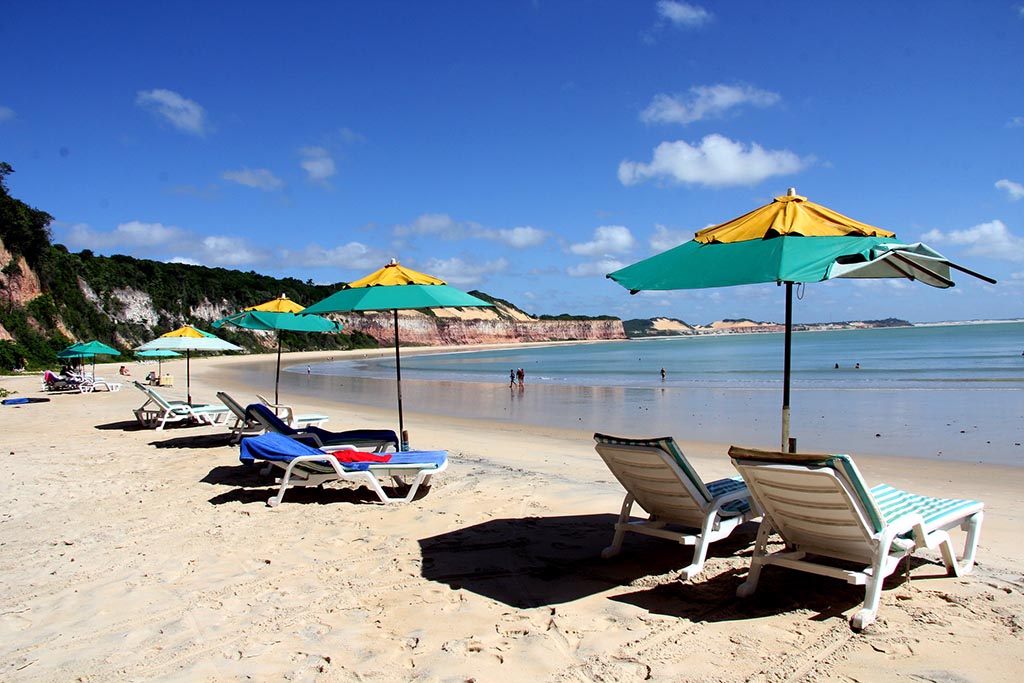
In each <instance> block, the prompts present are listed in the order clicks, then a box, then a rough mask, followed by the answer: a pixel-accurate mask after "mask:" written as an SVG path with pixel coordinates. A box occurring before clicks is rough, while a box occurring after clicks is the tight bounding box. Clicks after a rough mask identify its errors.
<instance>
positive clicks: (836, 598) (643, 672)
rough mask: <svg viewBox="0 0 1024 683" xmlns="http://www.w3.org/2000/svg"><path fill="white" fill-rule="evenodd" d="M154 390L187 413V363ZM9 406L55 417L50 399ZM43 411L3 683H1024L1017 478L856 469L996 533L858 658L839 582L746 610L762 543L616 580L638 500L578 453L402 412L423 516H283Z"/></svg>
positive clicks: (94, 421)
mask: <svg viewBox="0 0 1024 683" xmlns="http://www.w3.org/2000/svg"><path fill="white" fill-rule="evenodd" d="M335 355H337V354H335ZM311 357H315V356H311ZM301 358H303V357H299V356H291V357H289V362H292V363H295V362H305V360H301ZM239 362H243V359H215V360H211V359H202V360H193V363H192V374H193V391H192V393H193V395H194V397H195V398H196V399H197V400H200V399H201V400H206V401H215V398H214V394H215V392H216V391H217V390H220V389H226V390H228V391H229V393H232V394H233V395H235V397H236V398H238V399H240V400H243V401H251V400H253V399H254V394H255V392H256V391H261V393H262V389H263V388H265V387H252V386H249V387H246V386H241V385H239V384H237V383H232V382H231V380H230V377H231V376H232V375H231V372H230V371H229V370H230V366H231V365H233V364H237V363H239ZM165 367H166V368H169V370H170V371H171V372H172V373H174V374H175V376H176V378H177V379H178V382H179V386H176V387H175V389H174V390H168V392H167V393H169V394H171V395H172V396H175V397H178V396H180V395H181V394H183V387H182V386H180V384H181V379H182V378H183V375H184V362H183V361H175V362H173V363H167V364H165ZM148 369H149V367H148V366H145V367H144V366H138V365H136V366H132V370H133V372H134V374H136V375H141V374H145V372H146V371H148ZM98 372H101V373H102V374H104V375H105V376H107V377H108V378H112V376H114V375H116V367H112V366H106V367H104V366H98ZM213 378H216V383H212V382H211V380H212V379H213ZM0 386H2V387H5V388H7V389H11V390H16V391H17V392H18V395H19V396H44V395H46V394H43V393H42V392H40V391H39V388H38V387H39V379H38V377H36V376H20V377H14V378H2V379H0ZM49 398H51V400H50V402H48V403H38V404H30V405H24V406H20V407H12V406H3V407H0V434H2V446H0V457H3V458H4V462H5V463H7V473H8V475H7V477H6V479H5V480H4V483H3V485H2V500H3V511H2V513H0V547H2V554H0V596H2V601H0V680H3V681H7V682H10V683H14V682H18V681H236V680H259V681H276V680H289V681H470V680H475V681H481V682H482V681H496V680H502V679H504V680H532V681H538V682H539V681H574V682H575V681H579V682H582V681H644V680H650V681H819V680H839V681H946V682H958V683H959V682H963V681H978V682H981V681H1014V682H1016V681H1018V680H1019V679H1020V676H1021V672H1022V671H1024V641H1022V627H1024V617H1022V616H1021V614H1022V611H1024V581H1022V571H1024V548H1022V544H1021V543H1020V530H1021V515H1022V510H1024V486H1022V484H1024V468H1012V467H999V466H986V465H980V464H959V463H943V464H941V465H938V464H934V463H931V462H928V463H927V464H924V463H923V462H922V461H915V460H912V459H896V458H887V459H877V458H868V457H857V461H858V464H859V466H860V468H861V470H862V472H864V474H865V476H866V477H867V478H868V480H869V481H870V482H871V483H878V482H882V481H885V482H887V483H889V484H892V485H894V486H899V487H902V488H906V489H909V490H912V491H915V492H919V493H925V494H931V495H937V496H955V497H965V498H976V499H980V500H983V501H984V502H985V504H986V519H985V526H984V529H983V531H982V535H981V543H980V548H979V551H978V565H977V567H976V568H975V570H974V572H973V573H971V574H969V575H967V576H965V577H962V578H948V577H946V576H944V573H943V569H942V566H941V563H940V562H939V561H938V557H937V556H932V555H928V554H925V555H923V556H920V558H919V559H916V560H914V561H913V562H912V565H911V566H912V569H911V572H910V576H911V579H910V580H909V581H907V580H906V579H905V577H903V576H900V577H893V579H891V580H890V581H889V582H888V583H887V589H886V590H885V591H884V592H883V595H882V604H881V609H880V611H879V617H878V621H877V623H876V624H874V625H873V626H871V627H869V628H868V629H866V630H865V631H864V632H863V633H854V632H853V631H851V630H850V627H849V625H848V623H847V617H848V616H849V615H850V614H851V613H852V612H853V611H854V610H855V609H857V607H858V606H859V604H860V602H861V600H862V599H863V589H862V588H857V587H853V586H847V585H845V584H843V583H841V582H839V581H836V580H834V579H826V578H818V577H813V576H809V575H806V574H798V573H795V572H787V571H784V570H781V569H768V570H766V572H765V575H764V577H763V578H762V583H761V587H760V589H759V591H758V593H757V594H756V595H755V596H753V597H752V598H748V599H745V600H740V599H738V598H736V597H735V595H734V593H735V589H736V586H737V585H738V584H739V583H740V582H741V581H742V577H743V575H744V574H745V571H746V565H747V562H748V561H749V554H750V547H751V541H752V539H753V534H754V530H755V529H754V527H753V526H751V527H750V528H749V529H743V530H741V532H739V533H737V534H735V535H734V536H733V537H732V538H730V539H729V540H726V541H723V542H721V543H719V544H716V545H715V546H713V547H712V550H711V553H710V557H709V559H708V562H707V564H706V566H705V569H704V572H703V573H702V574H700V575H699V576H698V577H696V578H695V579H694V580H691V581H689V582H686V583H681V582H680V581H678V580H677V578H676V574H677V572H678V570H679V569H680V568H682V567H683V566H685V565H686V564H688V563H689V558H690V556H691V552H692V551H691V550H690V549H687V548H683V547H679V546H677V545H674V544H673V543H671V542H669V541H662V540H659V539H652V538H639V537H635V535H632V536H631V537H627V540H626V543H625V546H624V550H623V553H622V554H621V555H620V556H619V557H617V558H614V559H611V560H603V559H601V558H600V556H599V554H600V550H601V548H603V547H604V546H605V545H606V544H607V543H608V541H609V539H610V537H611V524H612V521H613V519H614V517H615V514H616V513H617V511H618V508H619V505H620V504H621V500H622V495H623V494H622V491H621V489H620V487H619V486H618V484H617V483H616V482H615V481H614V480H613V478H612V477H611V475H610V473H609V472H608V471H607V470H606V469H605V468H604V465H603V463H602V462H601V460H600V459H599V458H598V457H597V455H596V453H594V450H593V446H592V440H591V436H590V432H589V431H587V432H572V431H563V432H557V431H553V430H541V429H537V428H528V427H521V426H516V425H508V424H486V423H482V422H476V421H469V420H455V419H451V420H447V419H438V418H428V417H426V416H420V415H417V414H416V413H415V412H409V410H410V409H409V407H407V423H408V424H409V426H410V429H411V430H412V431H413V434H414V439H415V441H414V445H415V446H416V447H418V448H423V449H433V448H441V449H447V450H448V452H449V456H450V459H451V465H450V467H449V469H448V471H447V472H445V473H443V474H442V475H440V476H439V477H437V478H436V479H435V482H434V486H433V487H432V489H431V491H430V492H429V494H428V495H426V496H425V497H423V498H421V499H419V500H417V501H415V502H413V503H411V504H396V505H391V506H384V505H380V504H377V503H375V502H374V498H373V496H372V495H371V494H369V493H368V492H367V491H366V490H365V489H353V488H348V487H346V486H344V485H332V486H330V487H328V488H325V489H322V490H305V489H292V490H290V491H289V492H288V494H287V496H286V498H285V502H284V503H283V504H282V505H281V506H280V507H277V508H273V509H271V508H268V507H266V506H265V504H264V503H265V501H266V499H267V498H268V497H269V496H270V495H271V493H272V492H273V489H272V488H271V485H272V482H271V481H270V480H269V479H267V478H263V477H261V476H260V475H259V474H258V472H257V471H256V470H254V469H248V468H245V467H243V466H242V465H241V464H240V463H239V461H238V448H237V447H233V446H229V445H227V438H226V435H227V430H226V429H224V428H223V427H213V426H174V427H169V428H168V429H167V430H165V431H160V432H158V431H154V430H143V429H139V428H138V427H137V425H136V424H135V422H134V418H133V417H132V413H131V410H132V409H133V408H136V407H138V406H139V405H140V404H141V403H142V402H143V396H142V394H141V393H140V392H138V391H136V390H135V389H134V388H132V387H131V386H125V388H124V389H122V391H120V392H117V393H93V394H85V395H79V394H69V395H49ZM298 407H299V408H300V409H302V410H305V411H309V412H314V411H316V412H326V413H327V414H330V415H331V416H332V421H331V422H330V423H328V425H327V427H329V428H333V429H343V428H350V427H354V426H366V427H389V428H393V426H394V424H393V423H394V412H393V411H384V410H375V409H367V408H361V407H358V406H351V405H342V404H340V403H332V402H329V401H323V402H317V403H311V402H308V401H307V402H304V403H303V402H300V403H299V405H298ZM683 443H684V447H685V449H686V450H687V454H688V456H689V457H690V458H691V460H693V462H694V464H695V466H696V467H697V468H698V469H699V470H700V471H701V472H702V473H703V474H704V475H705V476H706V477H718V476H726V475H730V474H732V470H731V465H730V464H729V461H728V458H727V457H726V456H725V452H726V449H727V447H728V444H708V443H691V442H683ZM854 455H855V456H856V454H854Z"/></svg>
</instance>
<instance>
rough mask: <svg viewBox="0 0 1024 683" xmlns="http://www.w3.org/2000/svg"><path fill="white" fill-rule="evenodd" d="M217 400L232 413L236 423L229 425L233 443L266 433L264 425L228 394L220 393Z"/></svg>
mask: <svg viewBox="0 0 1024 683" xmlns="http://www.w3.org/2000/svg"><path fill="white" fill-rule="evenodd" d="M217 398H219V399H220V402H221V403H223V404H224V405H225V406H227V408H228V410H230V411H231V415H232V417H234V420H235V421H234V422H233V423H231V424H229V425H228V429H230V430H231V443H238V442H239V441H241V440H242V438H243V437H246V436H256V435H257V434H262V433H263V432H264V431H265V429H266V428H265V427H264V426H263V423H262V422H260V421H259V420H257V419H256V418H255V417H254V416H252V415H249V414H247V413H246V412H245V408H243V407H242V404H241V403H239V402H238V401H236V400H235V399H234V398H232V397H231V396H230V395H229V394H228V393H227V392H224V391H218V392H217Z"/></svg>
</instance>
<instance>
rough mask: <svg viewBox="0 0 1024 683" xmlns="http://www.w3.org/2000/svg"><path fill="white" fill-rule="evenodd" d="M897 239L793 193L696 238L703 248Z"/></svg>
mask: <svg viewBox="0 0 1024 683" xmlns="http://www.w3.org/2000/svg"><path fill="white" fill-rule="evenodd" d="M787 235H792V236H798V235H799V236H802V237H895V236H896V233H894V232H890V231H888V230H882V229H881V228H876V227H875V226H873V225H868V224H867V223H861V222H860V221H858V220H854V219H853V218H850V217H848V216H844V215H843V214H841V213H838V212H836V211H833V210H832V209H830V208H828V207H825V206H822V205H821V204H815V203H814V202H809V201H807V197H801V196H800V195H798V194H796V192H795V191H793V190H792V189H791V190H790V193H789V194H788V195H785V196H783V197H776V198H775V200H774V201H773V202H771V203H770V204H766V205H764V206H762V207H760V208H757V209H754V210H753V211H751V212H750V213H747V214H744V215H742V216H740V217H739V218H734V219H732V220H731V221H726V222H725V223H720V224H719V225H714V226H712V227H710V228H704V229H703V230H701V231H699V232H697V234H696V235H694V238H693V239H694V241H695V242H700V243H701V244H711V243H712V242H719V243H722V244H726V243H729V242H744V241H746V240H761V239H771V238H772V237H782V236H787Z"/></svg>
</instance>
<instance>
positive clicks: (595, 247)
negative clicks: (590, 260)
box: [569, 225, 636, 256]
mask: <svg viewBox="0 0 1024 683" xmlns="http://www.w3.org/2000/svg"><path fill="white" fill-rule="evenodd" d="M635 243H636V240H634V239H633V234H632V233H631V232H630V231H629V228H627V227H625V226H624V225H602V226H601V227H599V228H597V229H596V230H594V239H592V240H591V241H589V242H579V243H577V244H571V245H569V251H570V252H572V253H573V254H578V255H580V256H604V255H606V254H621V253H624V252H627V251H629V250H630V249H632V248H633V245H634V244H635Z"/></svg>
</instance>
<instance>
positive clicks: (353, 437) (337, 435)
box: [245, 403, 398, 453]
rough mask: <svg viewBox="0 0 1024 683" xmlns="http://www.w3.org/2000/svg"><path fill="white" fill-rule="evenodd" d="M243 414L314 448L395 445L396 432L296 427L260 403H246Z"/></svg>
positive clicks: (382, 448) (378, 449)
mask: <svg viewBox="0 0 1024 683" xmlns="http://www.w3.org/2000/svg"><path fill="white" fill-rule="evenodd" d="M245 413H246V415H251V416H252V417H254V418H255V419H256V420H258V421H259V422H260V423H261V424H262V425H263V426H264V427H265V428H266V430H267V431H268V432H273V433H276V434H281V435H283V436H287V437H289V438H291V439H295V440H296V441H301V442H302V443H304V444H306V445H308V446H312V447H314V448H321V447H323V446H335V445H347V446H352V447H353V448H358V449H365V450H372V451H374V452H377V453H379V452H383V451H385V450H387V449H388V448H389V447H391V448H394V449H397V448H398V435H397V434H395V432H394V430H391V429H349V430H346V431H343V432H329V431H327V430H326V429H320V428H319V427H303V428H301V429H295V428H294V427H290V426H288V425H287V424H285V422H284V420H282V419H281V418H279V417H278V416H277V415H275V414H274V410H273V409H272V408H270V407H269V406H266V405H264V404H262V403H253V404H251V405H249V406H248V407H247V408H246V409H245Z"/></svg>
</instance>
